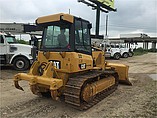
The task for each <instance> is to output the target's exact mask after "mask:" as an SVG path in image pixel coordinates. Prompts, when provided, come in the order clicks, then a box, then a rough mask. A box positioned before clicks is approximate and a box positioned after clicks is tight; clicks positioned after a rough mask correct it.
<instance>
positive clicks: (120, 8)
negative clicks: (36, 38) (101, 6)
mask: <svg viewBox="0 0 157 118" xmlns="http://www.w3.org/2000/svg"><path fill="white" fill-rule="evenodd" d="M115 8H117V12H110V13H108V15H109V24H108V35H109V37H119V34H124V33H146V34H148V35H150V36H157V0H115ZM69 9H70V11H71V14H72V15H75V16H79V17H82V18H84V19H87V20H89V21H90V22H91V23H92V24H93V29H92V32H94V31H95V16H96V11H95V10H92V8H91V7H87V6H86V5H85V4H83V3H78V2H77V0H0V22H17V23H19V22H20V23H21V22H22V23H34V21H35V19H36V18H37V17H39V16H45V15H50V14H55V13H60V12H63V13H68V12H69ZM105 18H106V13H101V23H100V31H101V32H100V33H101V34H103V35H104V34H105Z"/></svg>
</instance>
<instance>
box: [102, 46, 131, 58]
mask: <svg viewBox="0 0 157 118" xmlns="http://www.w3.org/2000/svg"><path fill="white" fill-rule="evenodd" d="M100 47H101V49H102V50H104V51H105V57H113V58H114V59H117V60H118V59H120V58H121V57H123V58H128V57H132V56H133V50H132V49H129V48H126V47H125V46H124V45H122V44H111V43H101V44H100Z"/></svg>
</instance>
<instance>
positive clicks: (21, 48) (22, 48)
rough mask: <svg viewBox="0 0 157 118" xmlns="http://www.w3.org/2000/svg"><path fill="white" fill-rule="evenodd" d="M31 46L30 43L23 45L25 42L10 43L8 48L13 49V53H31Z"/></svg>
mask: <svg viewBox="0 0 157 118" xmlns="http://www.w3.org/2000/svg"><path fill="white" fill-rule="evenodd" d="M31 48H33V46H31V45H25V44H10V49H13V50H14V51H13V52H14V53H15V52H16V53H29V54H31Z"/></svg>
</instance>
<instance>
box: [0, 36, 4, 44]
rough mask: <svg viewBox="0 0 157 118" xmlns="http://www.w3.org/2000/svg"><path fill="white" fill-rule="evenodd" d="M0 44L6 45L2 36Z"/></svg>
mask: <svg viewBox="0 0 157 118" xmlns="http://www.w3.org/2000/svg"><path fill="white" fill-rule="evenodd" d="M0 44H4V39H3V36H2V35H1V36H0Z"/></svg>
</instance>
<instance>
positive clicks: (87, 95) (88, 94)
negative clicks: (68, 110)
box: [82, 84, 94, 102]
mask: <svg viewBox="0 0 157 118" xmlns="http://www.w3.org/2000/svg"><path fill="white" fill-rule="evenodd" d="M93 98H94V96H93V88H92V87H91V86H90V84H87V85H86V87H85V88H84V89H83V92H82V99H83V100H84V101H86V102H90V101H92V100H93Z"/></svg>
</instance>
